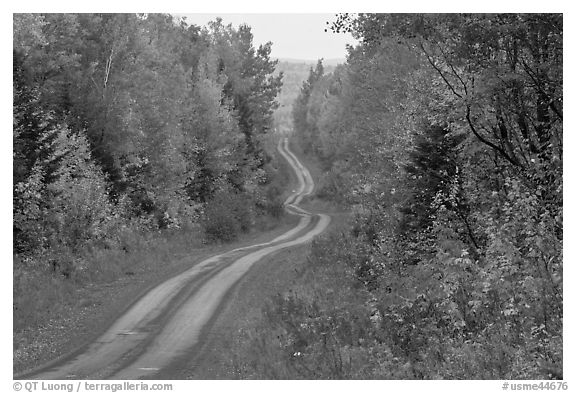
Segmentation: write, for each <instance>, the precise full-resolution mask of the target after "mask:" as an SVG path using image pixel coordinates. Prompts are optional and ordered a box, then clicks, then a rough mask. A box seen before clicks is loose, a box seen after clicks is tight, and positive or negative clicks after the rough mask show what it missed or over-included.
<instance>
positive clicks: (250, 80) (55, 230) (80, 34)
mask: <svg viewBox="0 0 576 393" xmlns="http://www.w3.org/2000/svg"><path fill="white" fill-rule="evenodd" d="M13 19H14V36H13V103H14V104H13V146H14V149H13V161H14V166H13V215H14V222H13V230H14V260H15V264H14V277H15V282H14V285H15V288H14V289H15V320H17V322H16V323H15V329H24V328H25V327H31V328H33V327H34V326H33V325H35V324H40V323H46V321H47V319H46V318H44V317H45V316H46V315H45V314H46V313H48V312H49V311H52V312H57V310H58V307H60V306H62V307H64V303H66V301H64V299H65V298H66V297H67V296H69V295H68V292H67V291H74V290H77V289H78V286H82V285H85V284H86V283H87V282H89V281H91V280H96V281H98V280H101V279H104V278H110V279H114V278H116V277H118V275H120V274H122V270H123V266H124V262H123V261H131V260H132V258H133V257H134V258H136V257H137V256H141V254H140V251H139V250H140V249H142V250H145V249H147V246H145V244H146V241H145V240H146V239H148V238H149V237H150V236H152V234H158V233H159V235H158V236H165V237H169V236H171V235H170V234H171V233H172V232H174V231H176V232H181V233H182V234H183V235H182V236H188V237H192V238H198V239H202V238H204V237H208V238H214V239H217V240H224V241H227V240H232V239H234V238H235V236H237V235H238V234H239V233H240V232H246V231H249V230H250V229H251V228H252V227H253V226H254V224H255V217H256V215H257V213H258V214H259V215H266V214H270V215H272V214H274V215H276V216H278V215H279V212H278V209H279V207H278V199H279V198H278V195H279V194H280V193H281V191H273V190H270V187H268V185H269V184H271V183H273V181H274V179H273V177H274V176H275V172H274V171H270V170H268V169H267V168H268V167H270V166H271V165H273V164H274V165H275V163H272V162H271V157H270V156H269V153H267V152H266V151H265V148H264V147H265V143H264V142H265V138H267V134H268V132H269V130H270V129H271V127H272V113H273V111H274V109H275V108H276V107H277V102H276V96H277V94H278V92H279V90H280V88H281V85H282V75H278V74H277V73H276V65H277V63H276V61H273V60H271V59H270V52H271V44H270V43H268V44H266V45H262V46H260V47H258V48H255V47H253V44H252V33H251V31H250V27H249V26H240V27H239V28H234V27H232V26H231V25H228V26H224V25H222V23H221V20H217V21H215V22H213V23H212V24H211V25H210V26H209V27H208V28H200V27H198V26H194V25H188V24H187V23H186V22H185V21H183V20H181V19H179V18H175V17H173V16H171V15H167V14H14V18H13ZM280 210H282V208H281V205H280ZM200 227H202V228H203V229H205V231H206V233H204V234H198V233H197V232H198V231H199V230H200ZM154 244H157V243H154ZM163 247H164V246H163V245H161V247H160V249H164V248H163ZM39 277H44V278H43V279H39ZM36 279H38V281H39V282H38V285H37V286H35V285H32V284H31V282H32V281H34V280H36ZM67 282H69V283H67ZM52 284H54V287H55V288H54V290H51V289H50V286H51V285H52ZM35 289H37V290H38V291H37V292H38V293H36V294H35V293H31V291H34V290H35ZM60 289H62V291H61V290H60ZM64 289H65V290H64ZM41 294H45V295H46V300H45V301H42V299H39V296H41ZM46 302H48V303H49V302H53V303H54V304H53V306H52V307H48V306H47V303H46ZM43 308H45V309H46V310H43V311H42V312H40V311H39V310H41V309H43ZM35 313H38V314H42V315H43V317H41V318H40V317H38V318H34V317H33V315H34V314H35ZM48 318H49V316H48ZM27 325H30V326H27Z"/></svg>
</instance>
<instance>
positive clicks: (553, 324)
mask: <svg viewBox="0 0 576 393" xmlns="http://www.w3.org/2000/svg"><path fill="white" fill-rule="evenodd" d="M332 29H333V31H335V32H338V31H350V32H352V33H353V34H354V35H355V36H356V37H357V38H358V39H360V41H361V44H360V45H358V46H357V47H355V48H352V49H350V50H349V54H348V58H347V63H346V64H344V65H340V66H338V67H336V69H335V70H334V72H332V73H326V72H325V71H324V69H323V66H322V63H321V62H318V64H317V66H316V67H315V68H314V69H313V70H311V72H310V73H309V77H308V79H307V80H306V81H305V82H304V83H303V85H302V88H301V91H300V94H299V96H298V98H297V99H296V101H295V102H294V106H293V126H294V132H295V137H296V138H298V140H299V142H300V145H301V147H302V149H303V150H304V151H305V152H306V153H307V154H309V155H311V156H315V157H318V158H319V160H320V162H321V163H322V166H323V170H324V171H325V173H324V175H323V176H322V178H321V179H320V181H319V185H318V189H317V194H316V196H317V197H318V198H323V199H324V200H329V201H332V202H333V203H336V204H339V205H340V206H342V207H344V208H346V209H349V210H350V211H352V214H353V218H352V219H351V221H350V225H349V228H348V229H347V230H345V231H341V233H331V234H330V235H328V236H325V237H323V238H320V239H318V240H315V241H314V242H313V244H312V246H311V250H310V252H309V255H308V257H307V260H306V263H304V264H303V265H302V266H303V268H302V270H301V271H300V277H299V280H298V281H297V283H296V284H294V286H293V288H291V289H290V290H288V291H285V292H283V293H282V294H279V295H278V296H277V297H276V298H275V299H274V300H273V301H272V302H270V303H269V304H268V306H267V307H266V308H265V309H264V310H263V317H262V319H261V321H260V322H259V323H258V324H257V326H254V327H253V328H252V329H251V331H250V332H248V333H246V337H248V338H249V339H248V340H247V342H246V343H245V345H244V346H242V345H240V348H239V349H238V350H237V351H238V352H239V353H243V354H245V356H244V358H242V357H240V356H237V358H238V359H240V360H238V361H236V362H235V370H236V372H237V373H238V375H239V376H240V377H241V378H288V379H310V378H314V379H317V378H321V379H332V378H368V379H369V378H381V379H547V378H552V379H562V377H563V350H562V345H563V279H562V266H563V259H562V247H563V210H562V209H563V180H562V157H563V140H562V133H563V127H562V124H563V123H562V120H563V105H562V102H563V90H562V86H563V79H562V78H563V76H562V75H563V68H562V58H563V46H562V35H563V27H562V16H561V15H555V14H545V15H528V14H506V15H478V14H473V15H457V14H452V15H400V14H395V15H373V14H360V15H358V16H356V17H351V16H349V15H343V16H341V17H339V18H338V19H337V20H336V21H335V22H334V23H333V25H332Z"/></svg>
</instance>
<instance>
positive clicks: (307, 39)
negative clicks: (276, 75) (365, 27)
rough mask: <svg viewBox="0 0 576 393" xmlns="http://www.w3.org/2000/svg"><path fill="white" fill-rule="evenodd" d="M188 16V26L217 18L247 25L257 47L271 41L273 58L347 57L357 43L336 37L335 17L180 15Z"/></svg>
mask: <svg viewBox="0 0 576 393" xmlns="http://www.w3.org/2000/svg"><path fill="white" fill-rule="evenodd" d="M176 15H178V16H186V21H187V22H188V24H195V25H200V26H204V25H206V24H207V23H208V22H209V21H213V20H215V19H216V17H218V16H219V17H221V18H222V21H223V23H224V24H225V25H227V24H229V23H232V25H233V26H235V27H238V25H239V24H241V23H246V24H247V25H249V26H250V27H252V34H253V35H254V46H255V47H258V45H260V44H264V43H266V42H268V41H271V42H272V43H273V44H272V57H278V58H293V59H303V60H313V61H315V60H317V59H319V58H324V59H334V58H345V57H346V44H355V43H356V40H354V38H352V36H351V35H350V34H334V33H332V32H331V31H330V30H328V32H324V29H325V28H327V27H328V25H326V22H327V21H330V22H332V21H334V20H335V18H336V17H335V14H318V13H314V14H292V13H290V14H289V13H283V14H280V13H276V14H224V13H221V14H176Z"/></svg>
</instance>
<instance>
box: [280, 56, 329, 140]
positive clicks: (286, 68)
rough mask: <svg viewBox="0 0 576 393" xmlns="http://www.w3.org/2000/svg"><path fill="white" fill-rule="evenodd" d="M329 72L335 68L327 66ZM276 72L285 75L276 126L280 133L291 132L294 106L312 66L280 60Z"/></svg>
mask: <svg viewBox="0 0 576 393" xmlns="http://www.w3.org/2000/svg"><path fill="white" fill-rule="evenodd" d="M326 68H327V71H331V70H333V69H334V66H331V65H328V66H326ZM276 72H278V73H280V72H282V73H283V78H282V90H281V91H280V94H278V109H276V111H275V112H274V125H275V127H276V129H277V130H278V131H282V132H289V131H291V130H292V106H293V104H294V101H295V100H296V97H298V94H299V92H300V87H301V86H302V82H303V81H305V80H306V78H307V77H308V73H309V72H310V64H308V63H305V62H302V61H298V60H294V61H283V60H279V61H278V64H277V66H276Z"/></svg>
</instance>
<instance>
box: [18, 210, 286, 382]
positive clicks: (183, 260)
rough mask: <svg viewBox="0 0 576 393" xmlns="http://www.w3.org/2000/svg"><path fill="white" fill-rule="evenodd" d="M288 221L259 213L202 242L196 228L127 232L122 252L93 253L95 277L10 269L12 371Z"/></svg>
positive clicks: (72, 343)
mask: <svg viewBox="0 0 576 393" xmlns="http://www.w3.org/2000/svg"><path fill="white" fill-rule="evenodd" d="M295 220H296V218H294V217H291V216H288V215H286V216H284V217H282V218H281V219H271V218H261V219H260V221H261V226H260V227H259V229H258V230H254V231H252V232H251V233H245V234H242V235H240V236H239V237H238V238H237V239H236V241H234V242H231V243H225V244H224V243H222V244H204V242H203V241H202V239H203V237H202V234H201V233H200V231H199V230H198V229H191V228H188V229H186V230H174V231H163V232H162V233H158V232H156V233H143V234H133V238H132V239H131V241H130V242H127V244H128V245H129V247H127V249H128V251H127V252H126V251H117V250H99V251H96V252H94V253H93V255H92V257H91V258H92V259H91V260H90V261H89V263H91V264H93V265H94V266H95V268H94V270H93V271H94V272H96V273H95V274H91V275H90V277H84V278H82V279H79V278H77V279H73V280H71V279H68V278H64V277H62V276H61V275H57V274H54V273H52V272H50V271H44V272H42V271H38V270H32V269H30V270H24V269H15V270H14V271H15V273H14V275H15V277H14V326H13V360H14V372H15V373H19V372H22V371H24V370H27V369H30V368H33V367H36V366H38V365H40V364H43V363H45V362H47V361H50V360H52V359H55V358H58V357H59V356H62V355H63V354H66V353H68V352H70V351H72V350H74V349H76V348H78V347H79V346H81V345H83V344H84V343H86V342H89V341H91V340H93V339H95V338H96V337H97V336H98V335H99V334H101V333H102V332H103V330H105V329H106V328H107V327H108V326H109V325H110V324H111V323H112V322H113V321H114V320H115V319H116V318H117V317H118V316H119V315H121V314H122V312H123V311H125V310H126V308H127V307H128V306H130V305H131V304H132V303H133V302H134V301H135V300H136V299H138V298H139V297H141V296H142V295H143V294H144V293H146V292H147V291H148V290H149V289H151V288H152V287H153V286H155V285H157V284H158V283H160V282H162V281H163V280H165V279H167V278H169V277H171V276H174V275H175V274H178V273H179V272H181V271H183V270H185V269H187V268H189V267H190V266H192V265H193V264H195V263H197V262H199V261H201V260H203V259H205V258H207V257H209V256H211V255H214V254H218V253H221V252H225V251H227V250H230V249H233V248H236V247H241V246H243V245H248V244H252V243H259V242H266V241H269V240H271V239H272V238H274V237H275V236H278V235H279V234H281V233H283V232H285V231H286V230H288V229H289V228H290V227H292V226H293V225H295Z"/></svg>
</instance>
